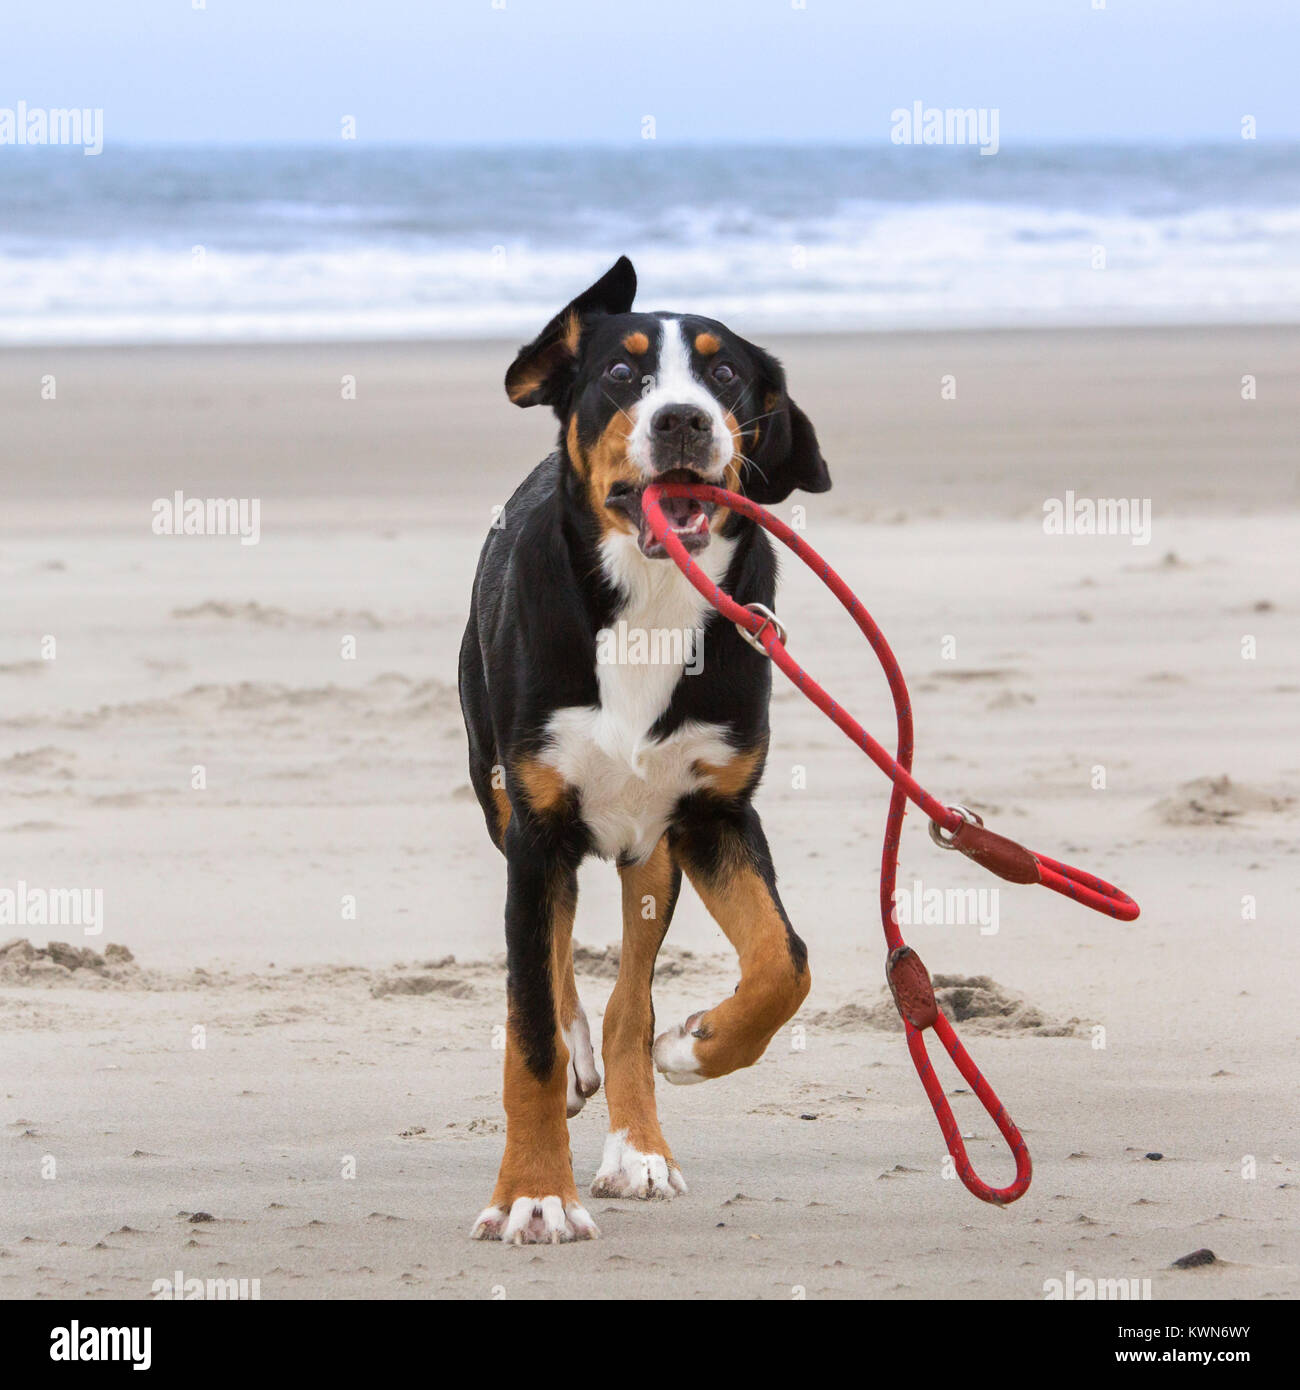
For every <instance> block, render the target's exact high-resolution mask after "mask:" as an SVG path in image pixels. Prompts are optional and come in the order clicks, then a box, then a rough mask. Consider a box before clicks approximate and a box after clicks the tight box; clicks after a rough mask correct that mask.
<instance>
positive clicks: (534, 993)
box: [471, 815, 599, 1245]
mask: <svg viewBox="0 0 1300 1390" xmlns="http://www.w3.org/2000/svg"><path fill="white" fill-rule="evenodd" d="M504 839H505V852H506V862H507V866H508V868H507V889H506V959H507V969H508V975H507V981H506V997H507V1023H506V1057H505V1086H504V1099H505V1110H506V1147H505V1154H504V1156H503V1157H502V1160H501V1171H500V1173H499V1174H498V1176H497V1184H496V1188H495V1190H494V1191H493V1193H492V1201H491V1203H490V1205H489V1206H488V1207H487V1208H486V1209H485V1210H484V1211H483V1212H481V1213H480V1215H479V1218H478V1220H477V1221H476V1222H475V1224H474V1228H473V1230H472V1231H471V1235H473V1236H474V1237H475V1239H478V1240H504V1241H509V1242H512V1243H514V1244H516V1245H528V1244H540V1243H546V1244H559V1243H560V1242H562V1241H570V1240H590V1239H592V1238H593V1237H595V1236H597V1235H599V1231H598V1230H597V1229H596V1223H595V1222H594V1221H593V1220H592V1219H591V1217H590V1216H589V1215H588V1214H587V1212H586V1210H585V1209H584V1208H583V1206H582V1204H581V1203H580V1202H579V1201H578V1190H577V1187H576V1186H575V1185H574V1181H573V1165H572V1163H571V1161H570V1158H569V1126H568V1121H567V1119H566V1117H565V1112H566V1109H567V1103H566V1102H567V1095H568V1077H569V1074H570V1068H569V1047H568V1044H567V1042H566V1041H565V1034H564V1029H563V1026H562V1024H561V1007H562V1004H563V999H564V991H565V989H566V979H571V976H572V933H573V916H574V911H575V909H576V907H577V901H578V874H577V860H578V856H577V855H573V854H569V853H568V852H566V850H565V849H564V847H563V846H562V845H560V844H557V843H556V841H555V840H553V839H551V838H550V837H548V836H546V835H543V834H539V833H538V829H537V826H536V825H535V823H533V821H532V820H531V818H526V819H524V820H523V821H521V819H520V817H519V816H518V815H516V816H515V817H513V818H512V819H511V821H510V824H509V825H508V826H507V828H506V833H505V837H504ZM566 968H567V969H566Z"/></svg>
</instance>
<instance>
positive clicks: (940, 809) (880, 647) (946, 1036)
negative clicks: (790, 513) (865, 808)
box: [641, 483, 1139, 1206]
mask: <svg viewBox="0 0 1300 1390" xmlns="http://www.w3.org/2000/svg"><path fill="white" fill-rule="evenodd" d="M661 497H693V498H696V499H697V500H702V501H711V502H715V503H717V504H718V505H719V506H722V507H726V508H728V509H729V510H731V511H734V512H739V513H740V515H742V516H745V517H748V518H749V520H751V521H753V522H755V523H756V524H757V525H759V526H761V527H762V528H763V529H764V530H765V531H768V532H770V533H771V534H772V535H774V536H775V537H776V538H777V539H778V540H779V541H781V542H783V543H784V544H785V545H786V546H788V547H789V548H790V549H791V550H793V551H794V553H795V554H796V555H797V556H798V557H799V558H800V559H801V560H802V561H803V562H804V564H806V565H807V566H808V568H809V569H811V570H812V571H813V573H814V574H816V575H817V576H818V578H820V579H821V581H822V583H824V584H825V585H826V587H827V588H828V589H830V591H831V592H832V593H833V594H834V595H835V597H836V598H837V599H839V601H840V603H841V605H842V606H843V607H844V608H845V609H846V610H847V611H848V613H849V616H850V617H851V618H852V619H853V620H854V622H856V623H857V625H858V627H859V629H860V630H861V631H862V634H863V636H864V637H866V639H867V641H868V642H869V643H870V644H871V648H872V650H873V651H874V652H875V654H876V657H877V659H878V660H879V662H880V664H881V667H882V668H883V670H884V673H885V678H886V680H887V681H888V682H889V689H890V693H891V694H892V696H893V699H894V711H895V716H896V719H897V724H898V748H897V753H896V756H894V757H891V756H890V755H889V753H888V752H887V751H886V750H885V749H884V748H883V747H882V746H881V745H880V744H879V743H877V742H876V740H875V739H874V738H872V737H871V735H870V734H869V733H868V732H867V731H866V730H865V729H864V728H863V727H862V726H861V725H860V724H859V723H858V722H857V720H856V719H854V718H853V716H852V715H851V714H849V713H848V711H847V710H845V709H843V708H841V706H839V705H838V704H837V703H836V702H835V701H834V700H833V699H831V697H830V696H829V695H828V694H827V693H826V691H825V690H823V689H822V687H821V686H820V685H818V684H817V682H816V681H815V680H813V679H812V678H811V677H810V676H809V675H808V674H807V673H806V672H805V671H804V669H803V668H802V667H801V666H800V665H799V664H798V663H797V662H795V661H794V660H793V659H792V658H791V656H790V654H789V653H788V652H787V651H786V649H785V638H786V633H785V630H784V628H781V627H780V626H779V624H778V623H777V622H776V619H775V615H774V614H772V613H771V612H770V611H769V610H767V609H763V610H762V612H756V611H754V609H755V608H759V607H761V605H754V606H753V607H749V606H746V605H744V604H740V603H737V602H736V600H735V599H734V598H732V596H731V595H730V594H728V593H726V592H725V591H724V590H723V589H721V588H720V587H719V586H718V585H717V584H716V583H714V581H713V580H712V579H710V578H709V577H708V575H706V574H705V573H704V572H703V570H701V569H700V567H699V566H698V565H697V564H696V563H695V561H694V560H692V559H691V557H690V555H688V554H687V552H686V548H685V547H684V546H683V545H682V543H681V541H680V540H678V539H677V537H676V536H675V535H674V534H673V533H672V529H671V528H670V527H669V525H668V522H667V519H666V518H665V517H664V514H663V508H662V507H661V506H660V504H659V499H660V498H661ZM641 505H642V509H643V511H644V512H645V516H646V520H647V521H648V522H649V525H650V530H651V532H652V533H653V534H654V536H655V538H656V539H657V540H658V541H659V543H660V544H661V545H662V546H663V547H664V549H665V550H666V551H667V552H668V555H669V557H670V558H671V559H672V561H673V563H674V564H675V565H676V566H677V568H678V569H679V570H681V572H682V573H683V574H684V575H685V576H686V578H687V579H688V580H689V581H690V583H691V584H692V585H693V586H694V587H695V588H696V590H698V592H699V593H700V594H702V595H703V597H704V598H705V599H706V600H707V601H708V602H709V603H710V604H711V605H712V606H713V607H714V608H715V609H717V611H718V612H719V613H721V614H722V616H723V617H724V618H727V619H729V620H730V621H731V622H733V623H734V624H735V625H736V627H737V628H739V629H740V631H741V635H742V636H745V638H746V640H747V641H748V642H749V643H750V645H751V646H754V647H756V648H758V649H759V650H761V651H763V652H765V653H766V654H767V656H768V657H769V658H770V659H771V660H772V661H773V662H774V663H775V664H776V665H777V666H779V667H780V668H781V670H782V671H783V672H784V673H785V674H786V675H787V676H788V677H789V678H790V680H791V681H792V682H793V683H794V684H795V685H796V686H797V687H798V688H799V689H800V690H802V691H803V693H804V694H805V695H806V696H807V697H808V698H809V699H810V700H811V701H812V702H813V704H815V705H816V706H817V708H818V709H820V710H821V711H822V712H823V713H824V714H825V715H826V716H827V717H828V718H829V719H831V720H832V721H833V722H834V723H835V724H836V725H837V726H838V727H839V728H840V729H841V730H842V731H843V732H844V733H845V734H846V735H847V736H848V737H849V738H850V739H851V740H852V741H853V742H854V743H855V744H857V746H858V747H859V748H861V749H862V751H863V752H864V753H866V755H867V756H868V757H869V758H870V759H871V760H872V762H874V763H875V764H876V766H877V767H878V768H880V770H881V771H882V772H883V773H884V774H885V776H886V777H888V778H889V779H890V781H891V782H892V783H893V791H892V793H891V795H890V799H889V813H888V816H887V818H886V821H885V843H884V849H883V852H882V854H881V865H880V915H881V923H882V925H883V927H884V931H885V941H886V943H887V944H888V946H889V952H890V954H889V964H888V967H887V971H886V975H887V978H888V980H889V986H890V989H891V991H892V992H893V995H894V1002H895V1004H896V1006H897V1007H898V1011H899V1013H900V1014H901V1015H902V1018H903V1023H904V1026H905V1028H906V1030H907V1047H908V1051H909V1052H910V1053H911V1056H912V1062H913V1064H914V1065H915V1067H916V1071H917V1075H918V1076H919V1077H920V1079H921V1084H922V1086H924V1087H925V1093H926V1095H927V1096H928V1097H929V1100H930V1105H931V1107H932V1108H933V1110H934V1113H935V1118H936V1119H937V1120H938V1122H939V1128H940V1129H941V1130H942V1132H943V1137H944V1141H945V1143H946V1144H947V1146H948V1152H949V1153H950V1154H951V1155H952V1159H953V1162H954V1164H955V1165H956V1170H957V1175H958V1176H959V1177H960V1178H961V1180H962V1182H963V1183H964V1184H965V1186H966V1188H967V1190H968V1191H970V1192H971V1193H973V1194H974V1195H975V1196H976V1197H978V1198H979V1199H980V1200H981V1201H984V1202H990V1203H992V1204H993V1205H995V1206H1006V1205H1008V1204H1009V1203H1011V1202H1014V1201H1015V1200H1016V1199H1017V1198H1018V1197H1020V1196H1022V1195H1023V1194H1024V1193H1025V1191H1026V1190H1027V1189H1028V1187H1029V1183H1030V1180H1031V1178H1032V1176H1033V1165H1032V1162H1031V1160H1030V1157H1029V1150H1028V1148H1027V1147H1026V1145H1025V1141H1024V1139H1023V1137H1022V1136H1021V1133H1020V1131H1019V1130H1018V1129H1017V1128H1016V1126H1015V1123H1014V1121H1013V1120H1012V1119H1011V1116H1010V1115H1008V1114H1007V1111H1006V1107H1005V1106H1003V1104H1002V1102H1001V1101H1000V1100H999V1099H998V1097H997V1093H996V1092H995V1091H994V1090H993V1087H992V1086H990V1085H989V1083H988V1082H987V1081H986V1080H985V1079H984V1077H983V1075H982V1074H981V1072H980V1070H979V1068H978V1067H977V1066H976V1065H975V1063H974V1061H973V1060H972V1058H971V1056H970V1054H969V1053H968V1052H967V1051H966V1049H965V1048H964V1047H963V1046H962V1043H961V1040H960V1039H959V1038H958V1036H957V1033H956V1030H955V1029H954V1028H953V1026H952V1024H951V1023H949V1021H948V1019H947V1018H946V1017H945V1016H944V1014H943V1013H942V1012H941V1010H940V1009H939V1007H938V1005H937V1003H936V1002H935V998H934V988H933V985H932V983H931V981H930V976H929V972H928V971H927V970H926V969H925V966H924V965H923V964H922V963H921V959H920V957H919V956H917V954H916V952H915V951H913V950H912V949H911V947H910V946H907V945H906V943H905V942H904V941H903V936H902V932H901V931H900V930H899V926H898V920H897V915H896V912H895V907H894V887H895V883H896V880H897V875H898V846H899V838H900V835H901V832H902V826H903V817H904V815H905V814H906V811H907V802H908V801H911V802H913V803H914V804H915V805H916V806H918V807H919V808H920V809H921V810H922V811H924V812H925V814H926V816H927V817H928V818H929V820H930V823H931V833H932V834H933V835H934V838H935V839H936V841H937V842H938V843H939V844H940V845H942V846H943V847H944V848H946V849H957V850H960V851H961V852H962V853H963V854H965V855H966V856H967V857H968V858H970V859H974V860H975V861H976V862H977V863H979V864H981V865H982V866H983V867H985V868H987V869H989V870H990V871H991V872H993V873H996V874H999V875H1000V876H1001V877H1003V878H1006V879H1008V880H1009V881H1011V882H1013V883H1041V884H1042V885H1043V886H1044V887H1046V888H1050V889H1052V891H1053V892H1056V893H1063V894H1065V895H1066V896H1067V897H1070V898H1073V899H1074V900H1075V901H1076V902H1080V903H1082V904H1083V905H1084V906H1085V907H1091V908H1093V909H1094V910H1095V911H1097V912H1103V913H1105V914H1106V915H1107V916H1110V917H1115V918H1117V919H1119V920H1121V921H1132V920H1133V919H1134V918H1135V917H1136V916H1137V915H1138V910H1139V909H1138V905H1137V903H1136V902H1134V901H1133V899H1132V898H1130V897H1129V896H1128V894H1127V893H1124V892H1122V891H1121V890H1120V889H1118V888H1116V887H1115V886H1114V885H1113V884H1110V883H1107V882H1106V881H1105V880H1104V879H1100V878H1097V877H1096V876H1095V875H1094V874H1090V873H1088V872H1087V871H1086V870H1083V869H1076V868H1073V867H1071V866H1070V865H1068V864H1062V863H1061V862H1060V861H1059V860H1056V859H1052V858H1049V857H1048V856H1047V855H1043V854H1035V853H1034V852H1033V851H1031V850H1027V849H1025V848H1024V846H1023V845H1019V844H1017V843H1016V842H1015V841H1014V840H1010V839H1008V838H1007V837H1006V836H1002V835H996V834H994V832H992V831H990V830H985V829H984V827H983V824H982V823H981V822H980V820H979V817H978V816H976V815H974V813H973V812H969V811H966V810H965V808H954V807H951V806H945V805H944V804H943V803H942V802H940V801H938V800H936V799H935V798H934V797H933V796H931V795H930V793H929V792H927V791H926V790H925V788H924V787H922V786H921V784H920V783H919V782H917V781H916V779H915V778H914V777H913V776H912V774H911V767H912V706H911V697H910V696H909V695H908V693H907V684H906V682H905V681H904V680H903V673H902V669H901V668H900V666H899V664H898V661H897V658H896V657H895V656H894V654H893V652H892V651H891V650H890V647H889V643H888V642H886V641H885V637H884V634H883V633H882V632H881V631H880V629H879V627H877V626H876V623H875V620H874V619H873V618H872V617H871V614H870V613H868V612H867V610H866V609H865V608H864V607H863V606H862V604H861V603H860V602H859V601H858V598H857V595H856V594H854V592H853V591H852V589H850V588H849V586H848V585H847V584H846V583H845V582H844V580H843V579H841V578H840V576H839V575H838V574H836V573H835V571H834V570H833V569H831V567H830V565H829V564H827V562H826V561H825V560H824V559H822V557H821V556H820V555H819V554H818V553H817V552H816V551H815V550H814V549H813V548H812V546H810V545H809V544H808V543H807V542H806V541H804V540H803V539H802V538H801V537H800V536H799V535H798V534H797V533H796V532H794V531H793V530H791V528H790V527H789V526H787V525H786V524H785V523H784V522H783V521H779V520H778V519H777V518H776V517H774V516H773V515H772V514H771V513H770V512H768V511H766V510H765V509H764V508H763V507H760V506H759V505H758V504H757V503H755V502H751V501H750V500H749V498H747V497H743V496H741V495H740V494H739V493H736V492H729V491H727V490H726V489H725V488H720V487H713V486H711V485H708V484H702V483H701V484H693V483H652V484H650V485H649V486H648V487H647V488H646V489H645V491H644V492H643V494H642V497H641ZM936 829H937V830H946V831H948V832H949V837H950V838H949V839H947V840H944V839H942V838H941V837H940V835H939V834H938V833H936ZM927 1028H933V1029H934V1031H935V1033H936V1034H937V1035H938V1037H939V1040H940V1042H942V1043H943V1045H944V1047H945V1048H946V1049H947V1051H948V1055H949V1056H950V1057H951V1058H952V1060H953V1062H954V1064H955V1065H956V1067H957V1070H958V1071H959V1072H960V1073H961V1074H962V1076H963V1077H964V1078H965V1079H966V1081H967V1082H968V1083H969V1085H970V1087H971V1089H972V1090H973V1091H974V1093H975V1095H976V1096H977V1097H978V1098H979V1100H980V1103H981V1104H982V1105H983V1106H984V1109H985V1110H986V1111H987V1113H988V1114H989V1116H990V1117H991V1118H992V1120H993V1122H994V1123H995V1124H996V1125H997V1127H998V1129H999V1131H1000V1132H1001V1134H1002V1137H1003V1139H1004V1140H1005V1141H1006V1144H1007V1147H1008V1148H1009V1149H1010V1150H1011V1154H1012V1157H1013V1158H1014V1159H1015V1163H1016V1176H1015V1178H1014V1180H1013V1181H1012V1182H1011V1183H1010V1184H1009V1185H1008V1186H1006V1187H1002V1188H995V1187H990V1186H989V1185H988V1184H987V1183H985V1182H984V1181H983V1180H982V1179H981V1178H980V1176H979V1175H978V1174H977V1173H976V1172H975V1169H974V1167H973V1166H972V1164H971V1161H970V1158H969V1156H968V1155H967V1153H966V1146H965V1144H964V1143H963V1142H962V1137H961V1131H960V1130H959V1129H958V1127H957V1122H956V1120H955V1119H954V1118H953V1113H952V1107H951V1106H950V1105H949V1104H948V1099H947V1097H946V1096H945V1095H944V1092H943V1086H942V1085H941V1083H940V1081H939V1078H938V1077H937V1075H936V1074H935V1071H934V1068H933V1066H932V1065H931V1063H930V1058H929V1054H928V1053H927V1051H926V1046H925V1038H924V1033H925V1030H926V1029H927Z"/></svg>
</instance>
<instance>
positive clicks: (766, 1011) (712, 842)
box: [654, 802, 812, 1083]
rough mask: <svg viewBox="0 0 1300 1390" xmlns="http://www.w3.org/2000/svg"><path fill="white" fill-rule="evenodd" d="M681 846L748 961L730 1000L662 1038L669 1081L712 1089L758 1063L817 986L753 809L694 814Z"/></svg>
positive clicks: (708, 902) (687, 865)
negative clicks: (711, 1083) (714, 1082)
mask: <svg viewBox="0 0 1300 1390" xmlns="http://www.w3.org/2000/svg"><path fill="white" fill-rule="evenodd" d="M671 846H672V851H673V855H674V857H675V858H676V860H677V861H678V863H680V864H681V866H682V868H683V869H685V871H686V874H687V877H689V879H690V880H691V884H692V885H693V886H694V888H695V890H696V892H698V893H699V895H700V897H701V898H702V899H703V900H704V905H705V907H707V908H708V909H709V911H710V913H712V915H713V917H714V919H715V920H716V921H717V923H718V925H719V926H720V927H721V928H722V930H723V931H724V932H725V933H726V935H727V938H728V939H729V940H730V942H731V944H732V945H733V946H734V947H735V948H736V954H737V955H738V956H739V957H740V983H739V984H738V985H737V986H736V992H735V993H734V994H733V995H732V996H731V997H730V998H729V999H726V1000H724V1001H723V1002H722V1003H721V1004H719V1005H718V1006H717V1007H716V1008H713V1009H708V1010H705V1011H702V1012H700V1013H695V1014H692V1015H691V1016H690V1018H688V1019H687V1020H686V1022H685V1023H683V1024H679V1025H678V1026H677V1027H676V1028H671V1029H669V1030H668V1032H666V1033H661V1034H660V1035H659V1037H658V1038H657V1039H656V1040H655V1045H654V1062H655V1066H656V1067H658V1068H659V1070H660V1071H661V1072H663V1074H664V1075H665V1076H666V1077H667V1078H668V1080H669V1081H674V1082H678V1083H684V1082H692V1081H705V1080H708V1079H709V1078H710V1077H714V1076H725V1075H726V1074H727V1073H728V1072H731V1071H735V1070H736V1069H737V1068H738V1067H748V1066H751V1065H752V1064H753V1063H755V1062H757V1061H758V1059H759V1058H760V1057H761V1056H762V1055H763V1052H764V1050H765V1049H766V1047H767V1045H768V1043H769V1042H771V1040H772V1036H773V1034H774V1033H775V1032H776V1030H777V1029H778V1028H780V1027H781V1025H782V1024H783V1023H785V1022H786V1021H787V1020H788V1019H790V1018H792V1017H793V1016H794V1013H795V1011H796V1010H797V1009H798V1008H799V1005H800V1004H802V1003H803V1001H804V999H805V998H806V997H807V994H808V990H809V987H810V986H811V984H812V978H811V976H810V974H809V972H808V952H807V949H806V948H805V946H804V944H803V942H802V941H801V940H800V939H799V937H798V936H797V935H796V934H795V931H794V928H793V927H792V926H791V925H790V919H789V918H788V917H787V916H786V915H785V908H784V907H782V905H781V899H780V897H779V895H778V894H777V891H776V873H775V871H774V869H773V867H772V857H771V854H770V853H769V851H768V847H767V839H766V837H765V836H764V834H763V827H762V824H761V822H760V821H759V818H758V812H757V811H755V810H754V808H753V807H752V806H751V805H749V804H748V803H747V802H746V803H745V804H743V805H739V806H737V805H735V804H734V803H732V804H729V805H722V806H719V807H717V808H716V809H710V808H708V807H700V808H695V809H692V811H691V812H690V813H689V814H688V815H686V816H685V817H684V818H683V820H682V822H681V824H680V825H678V826H676V827H674V830H673V832H672V835H671Z"/></svg>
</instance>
